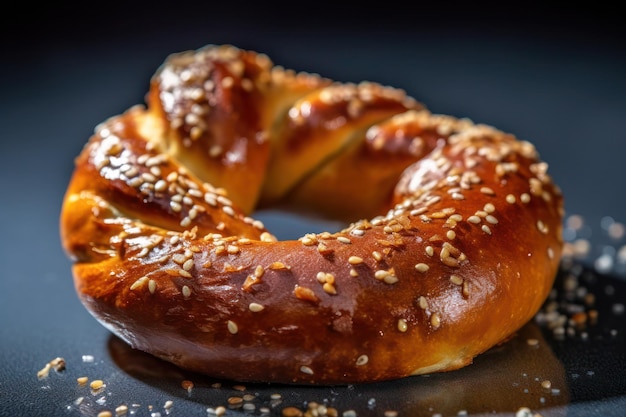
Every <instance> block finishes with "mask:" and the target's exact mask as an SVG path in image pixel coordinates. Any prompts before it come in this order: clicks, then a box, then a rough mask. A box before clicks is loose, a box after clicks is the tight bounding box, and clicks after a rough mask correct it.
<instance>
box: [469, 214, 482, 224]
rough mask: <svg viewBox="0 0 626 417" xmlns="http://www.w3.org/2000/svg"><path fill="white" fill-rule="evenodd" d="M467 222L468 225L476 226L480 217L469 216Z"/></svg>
mask: <svg viewBox="0 0 626 417" xmlns="http://www.w3.org/2000/svg"><path fill="white" fill-rule="evenodd" d="M467 221H468V222H470V223H474V224H478V223H480V222H481V220H480V217H478V216H469V217H468V218H467Z"/></svg>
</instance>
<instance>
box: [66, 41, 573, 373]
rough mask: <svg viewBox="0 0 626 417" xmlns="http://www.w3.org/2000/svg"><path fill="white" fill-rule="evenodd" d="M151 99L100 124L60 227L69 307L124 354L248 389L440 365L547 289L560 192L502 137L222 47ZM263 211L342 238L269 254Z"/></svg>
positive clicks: (392, 93) (378, 91)
mask: <svg viewBox="0 0 626 417" xmlns="http://www.w3.org/2000/svg"><path fill="white" fill-rule="evenodd" d="M146 101H147V105H146V106H139V105H138V106H136V107H133V108H130V109H128V110H127V111H125V112H123V113H122V114H119V115H117V116H115V117H112V118H110V119H109V120H107V121H105V122H104V123H102V124H101V125H100V126H98V127H97V128H96V130H95V133H94V135H93V136H92V137H91V138H90V140H89V141H88V143H87V144H86V145H85V147H84V148H83V150H82V152H81V153H80V154H79V155H78V157H77V158H76V160H75V170H74V173H73V175H72V177H71V180H70V183H69V186H68V189H67V191H66V195H65V197H64V201H63V206H62V209H61V218H60V224H61V240H62V243H63V246H64V249H65V250H66V251H67V253H68V255H69V256H70V257H71V259H72V261H73V275H74V279H75V286H76V290H77V293H78V295H79V297H80V299H81V301H82V302H83V303H84V305H85V307H86V308H87V310H88V311H89V312H90V313H91V314H92V315H93V316H94V317H95V318H96V319H97V320H99V321H100V322H101V323H102V324H103V325H104V326H106V327H107V328H108V329H110V330H111V331H112V332H113V333H114V334H116V335H117V336H119V337H120V338H122V339H123V340H125V341H126V342H128V343H129V344H130V345H131V346H133V347H135V348H137V349H139V350H142V351H146V352H149V353H151V354H153V355H155V356H156V357H159V358H162V359H165V360H167V361H170V362H172V363H174V364H176V365H178V366H180V367H181V368H184V369H188V370H192V371H196V372H200V373H203V374H207V375H210V376H214V377H219V378H226V379H232V380H237V381H248V382H250V381H252V382H255V381H256V382H261V381H263V382H277V383H296V384H349V383H362V382H374V381H383V380H390V379H396V378H402V377H406V376H410V375H418V374H426V373H433V372H440V371H450V370H454V369H458V368H461V367H464V366H466V365H468V364H470V363H471V362H472V360H473V358H474V357H476V356H477V355H479V354H481V353H483V352H485V351H486V350H488V349H490V348H492V347H493V346H495V345H497V344H500V343H503V342H505V341H506V340H507V339H509V338H510V337H512V336H513V335H514V334H515V332H516V331H517V330H519V329H520V328H521V327H522V326H523V325H524V324H525V323H526V322H527V321H529V320H530V319H531V318H532V317H533V315H534V314H535V313H536V312H537V311H538V309H539V308H540V306H541V304H542V303H543V302H544V300H545V299H546V297H547V295H548V292H549V291H550V289H551V287H552V284H553V280H554V277H555V275H556V271H557V268H558V265H559V258H560V255H561V246H562V239H561V222H562V216H563V207H562V196H561V193H560V191H559V189H558V187H557V186H556V185H555V184H554V183H553V181H552V179H551V177H550V176H549V175H548V173H547V164H546V163H545V162H543V161H542V160H541V159H540V158H539V155H538V152H537V151H536V149H535V148H534V146H533V145H532V144H531V143H529V142H526V141H522V140H518V139H516V138H515V137H514V136H513V135H512V134H507V133H504V132H502V131H499V130H497V129H495V128H493V127H490V126H486V125H479V124H474V123H472V122H471V121H469V120H465V119H457V118H454V117H451V116H445V115H436V114H432V113H431V112H430V111H429V110H427V109H426V108H425V107H424V106H423V105H422V104H421V103H419V102H417V101H416V100H414V99H412V98H411V97H409V96H408V95H407V94H406V93H405V92H404V91H403V90H399V89H395V88H392V87H387V86H383V85H380V84H376V83H371V82H362V83H359V84H350V83H339V82H336V81H332V80H329V79H326V78H323V77H321V76H319V75H316V74H307V73H295V72H294V71H290V70H285V69H284V68H282V67H279V66H276V65H274V64H273V62H272V61H271V60H270V59H269V58H268V57H266V56H265V55H263V54H258V53H255V52H253V51H246V50H242V49H239V48H236V47H234V46H229V45H226V46H216V45H208V46H206V47H203V48H200V49H198V50H193V51H186V52H180V53H177V54H172V55H171V56H170V57H168V58H167V59H166V60H165V62H164V63H163V65H162V66H161V67H160V68H159V69H158V71H156V73H155V74H154V76H153V78H152V80H151V84H150V89H149V94H148V95H147V99H146ZM268 207H278V208H280V209H281V210H282V209H284V210H287V209H289V210H298V211H301V212H308V213H314V214H316V215H320V216H325V217H330V218H335V219H340V220H342V221H344V222H345V224H346V225H347V226H346V227H345V229H343V230H340V231H329V232H323V233H308V234H305V235H303V236H302V237H301V238H299V239H294V240H283V241H278V240H276V239H275V238H274V236H273V235H272V234H271V233H270V232H268V231H267V230H266V229H265V227H264V225H263V224H262V223H261V222H260V221H258V220H254V219H253V218H252V217H250V216H252V215H254V213H255V211H256V210H259V209H262V208H268Z"/></svg>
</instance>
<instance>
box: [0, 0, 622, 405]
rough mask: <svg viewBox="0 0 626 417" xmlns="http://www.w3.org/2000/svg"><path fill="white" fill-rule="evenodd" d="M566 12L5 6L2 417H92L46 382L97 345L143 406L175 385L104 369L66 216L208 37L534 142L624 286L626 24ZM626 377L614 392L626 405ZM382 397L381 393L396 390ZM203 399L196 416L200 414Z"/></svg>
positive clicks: (603, 9) (318, 5)
mask: <svg viewBox="0 0 626 417" xmlns="http://www.w3.org/2000/svg"><path fill="white" fill-rule="evenodd" d="M566 4H567V5H566V6H556V5H542V4H541V3H536V4H533V3H528V2H519V3H517V2H500V3H499V4H498V5H494V4H480V3H473V2H467V3H461V2H459V3H456V2H428V3H420V2H412V3H406V4H403V3H395V2H376V3H374V4H365V3H363V4H361V5H359V6H358V7H355V6H347V5H343V4H342V3H339V2H337V3H335V4H330V3H323V2H301V3H295V2H292V3H282V4H281V3H268V2H258V3H254V4H251V3H245V2H234V1H233V2H224V3H217V4H215V3H213V2H209V1H207V2H203V3H200V2H185V1H179V2H162V3H159V2H150V3H148V2H122V1H117V0H115V1H108V2H83V3H54V2H46V3H43V4H37V5H35V4H34V3H20V4H12V5H11V7H10V8H9V7H4V8H3V13H2V16H1V17H0V47H1V48H2V61H1V65H0V138H1V142H0V187H1V188H0V195H1V196H2V197H1V198H2V200H1V201H2V204H1V205H0V213H1V214H2V216H1V217H0V232H1V235H0V236H1V240H0V242H1V243H0V271H2V272H1V276H0V363H1V364H2V365H3V366H1V367H0V398H2V401H1V402H0V415H2V416H4V415H12V416H16V415H25V416H30V415H95V411H94V410H96V409H98V407H97V406H94V407H93V408H86V409H85V408H83V409H80V413H77V412H76V410H77V408H72V407H71V403H72V401H73V399H75V398H76V397H77V396H78V395H79V394H77V393H75V392H74V391H73V390H75V382H73V380H72V378H73V377H74V376H75V375H74V374H72V373H71V371H70V369H68V374H67V375H71V376H58V375H57V376H55V375H52V377H55V378H57V379H58V378H62V381H61V382H59V384H60V385H57V386H55V385H54V381H52V382H51V380H52V378H51V380H49V381H47V382H45V383H43V382H41V381H38V380H37V378H36V377H35V374H36V372H37V371H38V370H39V369H41V367H43V365H44V364H45V363H46V362H47V361H49V360H50V359H52V358H54V357H56V356H66V359H68V358H72V357H74V358H76V357H77V358H80V357H81V355H83V354H86V353H89V354H94V355H95V356H96V361H97V362H98V363H99V364H100V366H101V367H102V369H104V370H106V371H103V373H106V374H107V375H108V376H109V377H110V378H118V379H117V381H118V387H119V386H125V387H126V386H127V387H128V389H129V390H135V391H133V392H135V393H136V397H138V398H141V396H142V395H143V396H144V398H143V401H144V403H143V404H144V405H145V401H148V400H147V399H145V396H146V395H152V397H151V398H160V395H162V394H163V392H165V393H166V394H169V393H170V392H169V391H167V390H165V389H164V388H162V387H161V386H160V385H159V384H158V383H156V382H153V381H152V382H150V383H147V382H145V380H143V379H140V383H139V387H138V386H137V381H136V380H134V379H132V378H131V381H130V382H129V381H128V379H127V378H129V375H128V374H124V373H122V372H120V371H119V368H118V367H116V365H115V364H112V363H111V360H110V355H111V351H112V349H111V348H110V344H111V343H113V344H114V342H112V340H111V339H110V338H109V335H108V333H107V332H106V330H104V329H103V328H102V327H101V326H99V325H98V324H97V323H95V321H94V320H93V319H92V318H91V317H90V316H89V315H88V314H87V313H86V311H85V310H84V309H83V308H82V306H81V305H80V304H79V302H78V300H77V299H76V297H75V294H74V292H73V286H72V282H71V276H70V263H69V261H68V260H67V258H66V257H65V254H64V253H63V252H62V250H61V246H60V241H59V234H58V215H59V210H60V205H61V200H62V197H63V193H64V191H65V187H66V185H67V182H68V180H69V176H70V174H71V171H72V169H73V161H72V160H73V158H74V157H75V156H76V155H77V154H78V152H79V151H80V149H81V147H82V146H83V145H84V143H85V142H86V140H87V138H88V137H89V135H91V133H92V132H93V129H94V127H95V125H96V124H98V123H100V122H101V121H103V120H105V119H106V118H108V117H110V116H113V115H116V114H119V113H121V112H123V111H124V110H125V109H127V108H128V107H130V106H132V105H134V104H138V103H143V99H144V95H145V93H146V92H147V88H148V83H149V78H150V77H151V75H152V74H153V73H154V71H155V70H156V68H157V67H158V66H159V65H160V64H161V63H162V62H163V60H164V59H165V57H166V56H167V55H168V54H170V53H173V52H178V51H182V50H187V49H195V48H198V47H201V46H203V45H205V44H210V43H213V44H222V43H229V44H233V45H235V46H238V47H241V48H246V49H254V50H257V51H259V52H264V53H266V54H268V55H269V57H270V58H272V60H273V61H274V62H275V63H276V64H280V65H282V66H284V67H286V68H293V69H296V70H302V71H307V72H316V73H319V74H322V75H324V76H327V77H329V78H333V79H336V80H339V81H351V82H358V81H362V80H370V81H377V82H380V83H382V84H387V85H392V86H394V87H399V88H403V89H404V90H406V91H407V93H408V94H410V95H411V96H413V97H415V98H416V99H417V100H419V101H421V102H423V103H424V104H426V106H427V107H429V108H430V109H431V111H433V112H435V113H446V114H451V115H454V116H458V117H469V118H471V119H472V120H474V121H475V122H481V123H487V124H491V125H493V126H496V127H498V128H500V129H502V130H505V131H508V132H511V133H514V134H515V135H517V136H518V137H519V138H521V139H526V140H529V141H531V142H533V143H534V144H535V145H536V147H537V149H538V150H539V152H540V153H541V155H542V157H543V158H544V159H545V160H546V161H548V163H549V165H550V171H549V172H550V173H551V174H552V176H553V177H554V179H555V181H556V182H557V183H558V184H559V185H560V186H561V188H562V190H563V193H564V195H565V197H566V209H567V213H568V215H572V214H577V215H581V216H583V218H584V220H585V226H584V227H583V228H582V229H579V230H576V231H572V230H570V232H571V233H570V234H569V235H568V237H569V238H570V239H574V238H578V237H583V238H586V239H590V240H591V241H592V242H594V245H593V247H592V251H591V253H590V256H589V258H588V259H586V260H584V261H583V262H584V263H586V264H590V265H592V264H593V262H594V261H595V259H596V258H597V257H598V256H600V255H602V254H605V255H606V254H608V255H609V256H610V257H611V259H614V264H613V265H614V267H613V268H609V269H608V273H609V274H610V275H612V276H613V278H615V279H617V280H618V281H619V282H622V281H623V277H624V275H625V274H623V273H622V270H621V269H620V268H621V267H622V266H623V265H621V264H620V258H619V256H618V255H617V250H619V248H620V247H621V246H622V245H624V240H623V239H621V238H617V239H609V238H608V237H607V235H606V226H607V224H611V223H620V222H623V221H626V168H625V167H624V165H623V160H624V154H625V151H626V133H625V131H624V125H625V120H626V47H625V45H626V44H625V43H624V42H625V40H626V37H625V36H624V35H625V34H626V30H625V28H624V26H625V25H624V23H623V21H622V19H621V18H622V14H621V13H620V12H619V11H618V3H617V2H616V3H614V6H611V5H608V4H607V5H605V4H603V3H602V2H595V3H593V4H585V5H584V7H583V6H581V7H574V6H570V5H569V2H568V3H566ZM287 224H288V225H289V226H285V225H284V224H283V225H281V224H280V222H279V221H276V222H272V221H271V220H270V222H269V226H271V227H275V229H274V231H275V232H276V234H277V235H279V236H282V237H296V236H298V235H300V233H301V231H302V230H304V229H306V228H307V227H309V226H311V225H310V224H307V223H304V224H302V223H300V222H295V223H287ZM289 227H292V228H291V229H290V228H289ZM311 227H312V226H311ZM624 262H625V263H626V261H624ZM620 265H621V266H620ZM616 288H622V287H619V286H616ZM618 297H621V299H622V300H623V299H624V294H623V293H618ZM622 343H623V339H622ZM609 350H610V349H609ZM561 353H563V355H562V358H569V356H568V355H571V353H572V352H561ZM143 359H145V358H143ZM618 359H619V360H618V361H617V363H615V364H611V363H608V365H607V364H605V366H604V367H605V368H607V369H611V368H614V369H615V370H621V371H622V372H621V373H619V374H618V375H616V376H615V377H616V378H621V379H622V380H623V370H624V361H623V356H621V357H619V358H618ZM563 360H565V359H563ZM79 362H80V360H79ZM567 363H568V364H571V360H570V362H567ZM80 365H81V366H82V365H84V364H80ZM74 369H76V367H75V368H74ZM578 371H580V373H581V374H584V372H585V369H580V370H577V372H578ZM76 372H77V371H76ZM79 373H80V372H79ZM63 378H64V379H63ZM59 386H63V387H65V388H67V390H66V391H62V392H61V391H59ZM623 386H624V385H623V384H622V385H619V384H618V385H617V387H618V388H616V389H615V390H614V391H610V392H611V394H610V395H611V396H612V398H617V403H618V404H621V405H622V406H623V405H624V401H623V398H624V392H625V390H622V388H623ZM381 389H382V390H383V391H384V392H385V393H382V394H380V395H381V397H380V398H384V396H385V395H387V396H390V395H392V394H393V390H394V386H393V385H392V386H385V387H382V388H381ZM372 390H373V392H376V389H375V388H373V389H372ZM620 390H621V391H620ZM582 391H584V389H583V390H582ZM582 391H581V392H582ZM403 392H404V391H403ZM599 392H601V387H598V386H596V387H595V388H594V389H590V390H589V392H588V393H586V394H584V395H583V394H578V399H579V400H580V401H581V402H582V403H587V401H593V400H595V399H596V398H595V397H599V394H598V393H599ZM94 398H95V397H94ZM620 398H621V400H620ZM620 401H621V402H620ZM201 403H202V402H201ZM191 404H192V405H197V404H194V403H193V402H191ZM203 404H204V405H206V402H204V403H203ZM594 404H595V403H594ZM609 404H610V402H609ZM192 405H188V406H189V407H191V406H192ZM66 407H67V409H66ZM179 407H180V406H179ZM204 408H206V407H204ZM204 408H202V407H200V408H199V409H196V411H197V410H200V411H201V412H200V413H198V415H206V412H205V410H204ZM191 409H192V408H191ZM583 409H584V407H583ZM175 410H176V409H175ZM141 411H142V412H144V413H147V411H146V409H145V408H142V409H141ZM161 411H163V410H162V409H161ZM178 411H179V413H180V412H182V410H181V409H180V408H179V409H178ZM605 411H606V410H605ZM431 414H432V413H431ZM137 415H141V413H139V412H138V414H137ZM144 415H148V414H144ZM177 415H182V414H177ZM361 415H365V414H361ZM372 415H375V414H372ZM377 415H381V414H380V413H379V414H377ZM546 415H551V414H546V413H544V416H546ZM572 415H574V414H572ZM581 415H582V414H581ZM607 415H608V414H607ZM615 415H618V414H615Z"/></svg>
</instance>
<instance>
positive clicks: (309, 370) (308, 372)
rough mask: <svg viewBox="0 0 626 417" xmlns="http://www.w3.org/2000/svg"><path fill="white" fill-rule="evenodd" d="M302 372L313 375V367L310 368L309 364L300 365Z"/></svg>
mask: <svg viewBox="0 0 626 417" xmlns="http://www.w3.org/2000/svg"><path fill="white" fill-rule="evenodd" d="M300 372H302V373H304V374H307V375H313V369H311V368H309V367H308V366H304V365H302V366H301V367H300Z"/></svg>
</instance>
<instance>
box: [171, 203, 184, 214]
mask: <svg viewBox="0 0 626 417" xmlns="http://www.w3.org/2000/svg"><path fill="white" fill-rule="evenodd" d="M170 208H171V209H172V211H175V212H177V213H178V212H180V211H181V210H182V209H183V206H181V205H180V204H179V203H177V202H176V201H170Z"/></svg>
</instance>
